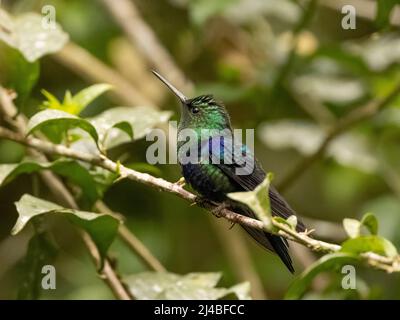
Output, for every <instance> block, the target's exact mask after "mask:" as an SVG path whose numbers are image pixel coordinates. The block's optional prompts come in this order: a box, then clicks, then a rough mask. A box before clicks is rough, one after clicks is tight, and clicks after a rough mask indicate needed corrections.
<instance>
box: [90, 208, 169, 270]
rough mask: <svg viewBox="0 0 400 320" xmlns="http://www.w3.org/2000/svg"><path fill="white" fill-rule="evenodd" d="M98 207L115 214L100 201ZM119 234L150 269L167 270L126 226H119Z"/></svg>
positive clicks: (104, 211)
mask: <svg viewBox="0 0 400 320" xmlns="http://www.w3.org/2000/svg"><path fill="white" fill-rule="evenodd" d="M96 208H97V209H98V210H99V211H100V212H103V213H108V214H111V215H114V214H115V213H114V212H113V211H112V210H111V209H110V208H108V206H107V205H106V204H105V203H104V202H102V201H98V202H97V203H96ZM118 232H119V235H120V236H121V239H122V240H123V241H124V242H125V243H126V244H127V245H128V247H129V248H130V249H131V250H132V251H133V252H135V253H136V255H137V256H138V257H139V258H140V259H141V260H142V261H143V263H144V264H145V265H146V266H147V267H148V268H149V269H150V270H154V271H157V272H165V271H167V269H165V267H164V266H163V265H162V264H161V262H160V261H159V260H158V259H157V258H156V257H155V256H154V255H153V254H152V253H151V252H150V250H149V249H147V247H146V246H145V245H144V244H143V242H141V241H140V240H139V239H138V238H137V237H136V236H135V235H134V234H133V233H132V232H131V231H130V230H129V229H128V228H127V227H126V226H124V225H121V226H120V227H119V230H118Z"/></svg>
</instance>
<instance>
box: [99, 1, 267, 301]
mask: <svg viewBox="0 0 400 320" xmlns="http://www.w3.org/2000/svg"><path fill="white" fill-rule="evenodd" d="M102 2H103V3H104V5H105V6H106V7H107V8H108V9H109V11H110V13H111V14H112V15H113V16H114V18H115V20H116V21H117V23H118V24H119V25H120V26H121V28H122V29H123V30H124V32H125V34H126V36H127V38H128V39H129V40H130V41H131V42H132V43H133V45H135V46H136V48H137V49H138V51H140V52H141V53H142V55H143V57H144V58H145V59H146V60H147V61H149V62H150V64H151V65H153V66H154V67H155V68H157V70H159V71H160V72H162V73H163V74H165V75H167V76H168V78H169V79H171V81H173V82H174V83H175V84H176V85H177V86H178V87H180V88H182V89H183V90H185V91H192V90H193V87H194V85H193V82H192V81H190V79H188V78H187V77H186V76H185V74H184V72H183V71H181V69H180V68H179V67H178V66H177V64H176V63H175V61H174V60H173V58H172V57H171V55H170V54H169V52H168V50H167V49H165V47H164V46H163V44H162V43H161V42H160V41H159V39H158V38H157V36H156V34H155V33H154V32H153V30H152V29H151V27H150V26H149V25H148V24H147V23H146V22H145V21H144V20H143V18H142V17H141V15H140V12H139V11H138V10H137V8H136V7H135V4H134V3H133V2H132V1H127V0H117V1H114V0H113V1H110V0H102ZM216 229H218V230H220V229H221V228H220V227H219V225H217V226H216ZM221 233H222V234H223V235H225V237H229V238H231V241H234V242H236V243H237V247H236V248H235V254H232V252H231V251H232V250H231V249H230V247H229V246H226V245H225V243H226V239H222V238H223V237H221ZM217 235H218V239H219V240H220V242H221V244H222V247H223V248H224V249H225V251H226V253H227V257H228V259H229V260H230V262H231V264H232V265H233V266H234V268H235V270H236V272H237V274H238V275H239V279H240V280H247V281H250V284H251V288H252V293H253V296H254V297H255V298H258V299H262V298H265V293H264V290H263V288H262V281H261V279H260V277H259V276H258V274H257V272H255V270H254V266H253V263H252V261H251V258H250V256H249V255H248V253H247V248H246V243H245V242H244V240H243V237H241V236H240V234H239V233H235V232H229V230H227V229H223V230H220V232H217ZM240 251H242V252H240ZM239 256H240V258H238V257H239ZM238 259H240V263H239V264H238ZM239 269H240V270H239Z"/></svg>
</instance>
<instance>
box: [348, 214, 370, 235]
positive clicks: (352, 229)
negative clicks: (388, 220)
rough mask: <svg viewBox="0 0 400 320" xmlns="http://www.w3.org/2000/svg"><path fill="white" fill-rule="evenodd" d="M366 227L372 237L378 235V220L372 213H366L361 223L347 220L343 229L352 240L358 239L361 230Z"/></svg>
mask: <svg viewBox="0 0 400 320" xmlns="http://www.w3.org/2000/svg"><path fill="white" fill-rule="evenodd" d="M363 226H364V227H366V228H367V229H368V231H369V232H370V233H371V234H372V235H376V234H377V233H378V220H377V219H376V217H375V216H374V215H373V214H372V213H366V214H365V215H364V216H363V217H362V219H361V221H358V220H356V219H349V218H345V219H344V220H343V227H344V229H345V231H346V233H347V234H348V235H349V237H350V238H357V237H358V236H360V235H361V228H362V227H363Z"/></svg>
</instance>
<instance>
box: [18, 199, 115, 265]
mask: <svg viewBox="0 0 400 320" xmlns="http://www.w3.org/2000/svg"><path fill="white" fill-rule="evenodd" d="M15 205H16V207H17V211H18V219H17V222H16V223H15V225H14V228H13V229H12V231H11V233H12V234H13V235H16V234H17V233H19V232H20V231H21V230H22V229H23V228H24V227H25V225H26V224H27V223H28V222H29V221H30V220H31V219H33V218H35V217H37V216H41V215H44V214H62V215H64V216H66V217H67V218H68V219H69V220H70V221H71V222H72V223H74V224H76V225H78V226H79V227H81V228H82V229H84V230H85V231H86V232H87V233H88V234H89V235H90V237H91V238H92V239H93V241H94V242H95V244H96V246H97V248H98V250H99V253H100V256H101V265H100V269H101V268H102V267H103V263H104V258H105V257H106V254H107V250H108V248H109V247H110V245H111V243H112V242H113V241H114V239H115V236H116V234H117V232H118V227H119V224H120V221H119V220H118V219H116V218H115V217H113V216H111V215H108V214H97V213H94V212H87V211H79V210H74V209H67V208H63V207H61V206H59V205H57V204H55V203H52V202H49V201H45V200H42V199H39V198H36V197H33V196H31V195H29V194H25V195H23V196H22V198H21V199H20V200H19V201H18V202H16V203H15Z"/></svg>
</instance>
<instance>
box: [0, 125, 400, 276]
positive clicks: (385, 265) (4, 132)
mask: <svg viewBox="0 0 400 320" xmlns="http://www.w3.org/2000/svg"><path fill="white" fill-rule="evenodd" d="M0 138H4V139H9V140H13V141H15V142H18V143H21V144H23V145H26V146H28V147H31V148H34V149H36V150H38V151H41V152H43V153H46V154H52V155H59V156H64V157H67V158H72V159H76V160H80V161H84V162H87V163H90V164H92V165H95V166H99V167H102V168H104V169H106V170H109V171H111V172H113V173H117V174H119V175H120V177H121V178H127V179H130V180H133V181H137V182H140V183H142V184H145V185H147V186H149V187H152V188H155V189H158V190H160V191H165V192H169V193H172V194H175V195H177V196H179V197H181V198H182V199H185V200H187V201H188V202H190V203H193V204H197V205H199V206H201V207H203V208H205V209H207V210H209V211H212V210H215V209H216V208H217V206H216V204H214V203H212V202H209V201H201V202H199V203H197V202H196V199H197V197H196V195H194V194H193V193H191V192H189V191H187V190H185V189H184V188H183V187H182V186H180V185H179V184H175V183H171V182H168V181H166V180H164V179H161V178H156V177H153V176H151V175H149V174H147V173H142V172H138V171H135V170H132V169H129V168H126V167H125V166H123V165H121V164H119V163H116V162H114V161H112V160H110V159H109V158H107V157H105V156H103V155H93V154H88V153H83V152H80V151H76V150H72V149H70V148H67V147H65V146H63V145H57V144H53V143H50V142H48V141H42V140H39V139H36V138H29V137H25V136H22V135H20V134H16V133H14V132H12V131H10V130H8V129H6V128H2V127H0ZM218 213H219V214H220V216H221V217H224V218H225V219H227V220H229V221H231V222H235V223H239V224H242V225H246V226H249V227H252V228H255V229H259V230H266V229H267V226H266V225H264V224H263V222H261V221H259V220H255V219H252V218H249V217H246V216H243V215H240V214H238V213H235V212H233V211H231V210H228V209H220V210H219V212H218ZM272 225H273V226H274V227H275V228H276V229H277V230H279V231H278V234H279V235H281V236H282V237H284V238H287V239H289V240H292V241H295V242H298V243H300V244H302V245H304V246H306V247H308V248H310V249H311V250H313V251H317V252H327V253H329V252H337V251H339V250H341V246H340V245H338V244H334V243H329V242H325V241H320V240H317V239H314V238H311V237H309V235H308V234H307V233H299V232H297V231H295V230H293V229H291V227H289V226H288V225H286V224H284V223H281V222H279V221H277V220H276V219H275V218H273V219H272ZM360 258H361V259H363V261H364V262H366V263H367V264H368V265H370V266H373V267H375V268H378V269H381V270H385V271H387V272H400V257H399V256H396V257H393V258H390V257H385V256H381V255H378V254H376V253H372V252H366V253H362V254H360Z"/></svg>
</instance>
